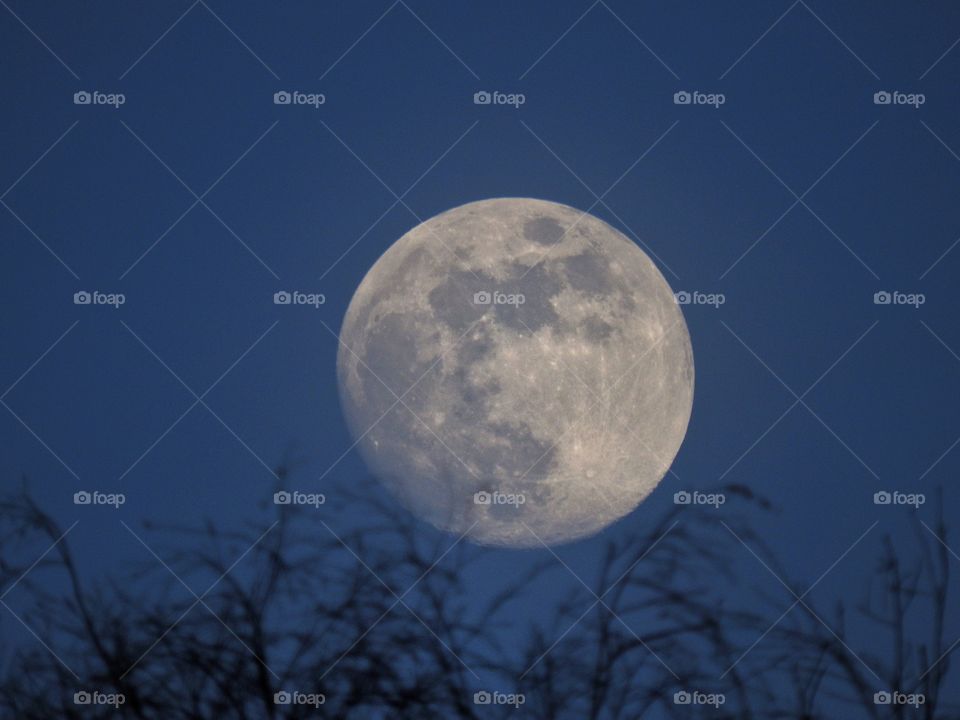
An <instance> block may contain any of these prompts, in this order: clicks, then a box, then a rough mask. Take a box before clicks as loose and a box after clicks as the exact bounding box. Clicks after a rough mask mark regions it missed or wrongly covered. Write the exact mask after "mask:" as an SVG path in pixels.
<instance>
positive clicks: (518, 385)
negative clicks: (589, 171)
mask: <svg viewBox="0 0 960 720" xmlns="http://www.w3.org/2000/svg"><path fill="white" fill-rule="evenodd" d="M693 374H694V373H693V353H692V350H691V347H690V337H689V334H688V332H687V326H686V323H685V322H684V320H683V316H682V314H681V312H680V308H679V307H678V306H677V304H676V302H675V300H674V296H673V292H672V291H671V289H670V286H669V285H668V284H667V282H666V280H665V279H664V278H663V275H661V274H660V272H659V271H658V270H657V268H656V267H655V266H654V264H653V262H651V260H650V258H648V257H647V255H646V254H645V253H644V252H643V251H642V250H640V248H638V247H637V246H636V245H635V244H634V243H633V242H631V241H630V240H629V239H627V238H626V237H624V236H623V235H622V234H621V233H620V232H618V231H617V230H615V229H614V228H612V227H610V226H609V225H607V224H606V223H605V222H603V221H602V220H599V219H598V218H595V217H593V216H592V215H589V214H586V213H582V212H580V211H579V210H576V209H574V208H571V207H568V206H566V205H561V204H558V203H553V202H547V201H544V200H534V199H528V198H497V199H492V200H483V201H480V202H473V203H469V204H467V205H463V206H461V207H457V208H454V209H452V210H449V211H447V212H444V213H442V214H440V215H437V216H436V217H433V218H431V219H430V220H427V221H426V222H424V223H422V224H420V225H418V226H417V227H415V228H413V229H412V230H410V231H409V232H408V233H407V234H405V235H404V236H403V237H402V238H400V239H399V240H398V241H397V242H396V243H394V245H392V246H391V247H390V248H389V249H388V250H387V251H386V253H384V255H383V256H382V257H381V258H380V259H379V260H378V261H377V262H376V264H375V265H374V266H373V267H372V268H371V269H370V271H369V272H368V273H367V275H366V277H365V278H364V279H363V282H362V283H361V284H360V286H359V288H357V291H356V293H355V295H354V296H353V299H352V301H351V302H350V306H349V308H348V309H347V314H346V318H345V319H344V323H343V328H342V330H341V333H340V348H339V352H338V357H337V375H338V382H339V390H340V397H341V403H342V406H343V410H344V413H345V415H346V418H347V423H348V425H349V428H350V431H351V433H352V434H353V437H354V438H355V439H356V444H357V445H358V446H359V449H360V452H361V454H362V456H363V458H364V460H365V461H366V463H367V464H368V466H369V467H370V469H371V471H372V472H373V473H374V475H376V476H377V477H378V478H379V480H380V481H381V482H382V483H383V484H384V485H385V486H386V487H387V488H388V489H389V490H390V491H391V492H392V493H393V494H394V495H395V496H396V497H397V498H398V499H399V500H400V501H401V502H402V503H403V504H404V505H406V507H408V508H409V509H410V510H411V511H412V512H413V513H415V514H416V515H417V516H419V517H420V518H422V519H424V520H426V521H428V522H430V523H432V524H433V525H435V526H437V527H439V528H442V529H444V530H447V531H449V532H451V533H454V534H456V535H458V536H462V535H465V536H466V537H468V538H469V539H470V540H472V541H474V542H477V543H480V544H485V545H498V546H504V547H516V548H522V547H540V546H541V544H546V545H552V544H556V543H563V542H569V541H572V540H576V539H578V538H583V537H586V536H588V535H591V534H593V533H596V532H598V531H600V530H602V529H603V528H605V527H606V526H608V525H610V524H611V523H613V522H614V521H616V520H617V519H619V518H621V517H623V516H624V515H626V514H627V513H629V512H631V511H632V510H633V509H634V508H636V507H637V505H639V504H640V502H641V501H643V499H644V498H646V497H647V496H648V495H649V494H650V493H651V492H652V491H653V490H654V488H655V487H656V486H657V484H658V483H659V482H660V480H661V478H663V476H664V474H665V473H666V472H667V470H668V469H669V467H670V464H671V463H672V462H673V459H674V457H675V455H676V453H677V451H678V449H679V448H680V444H681V442H682V441H683V437H684V434H685V433H686V430H687V423H688V421H689V419H690V410H691V406H692V402H693Z"/></svg>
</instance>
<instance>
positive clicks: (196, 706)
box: [0, 486, 960, 720]
mask: <svg viewBox="0 0 960 720" xmlns="http://www.w3.org/2000/svg"><path fill="white" fill-rule="evenodd" d="M719 491H722V492H724V493H726V494H727V496H728V497H732V496H736V497H737V499H738V501H739V505H740V506H741V507H743V508H745V509H746V512H743V513H741V514H740V515H741V516H739V517H738V516H734V515H732V514H731V513H728V512H723V513H718V512H716V511H715V510H713V509H710V508H708V509H699V508H697V507H692V506H674V507H673V509H672V510H671V511H670V512H668V513H666V514H665V515H664V516H663V517H661V518H659V519H658V521H657V522H656V523H655V524H653V525H651V526H649V527H646V528H644V529H643V530H642V531H639V530H638V531H636V532H635V533H623V534H620V535H619V536H618V537H619V538H620V539H618V540H617V541H611V542H609V543H608V545H607V546H606V548H605V552H604V555H603V557H602V561H601V562H600V563H599V565H598V567H597V568H596V573H595V574H594V575H592V576H590V577H587V578H584V581H585V582H584V584H582V585H581V584H580V583H579V582H577V583H575V587H574V589H573V590H572V591H571V593H570V596H569V597H562V598H559V599H557V600H555V601H553V602H549V603H548V602H546V601H544V600H542V599H540V600H536V602H537V603H538V604H539V606H541V607H543V608H544V610H543V613H542V616H541V617H540V622H539V623H536V624H534V625H530V624H529V623H521V622H519V621H517V620H516V619H514V618H516V617H518V616H519V615H520V614H519V613H517V612H515V611H514V608H515V606H516V604H517V603H522V602H523V601H524V598H529V597H530V594H531V593H534V594H535V593H536V587H537V578H538V576H539V575H540V574H543V573H548V572H557V571H559V572H565V569H564V568H563V567H562V564H561V561H560V560H559V558H558V557H556V556H554V555H553V554H552V553H551V552H550V551H548V550H543V551H542V552H541V553H540V555H542V560H539V561H538V563H537V564H536V566H535V567H534V569H533V571H532V573H531V574H530V575H528V576H527V577H525V578H524V579H523V582H521V583H517V584H515V585H513V586H511V587H509V588H507V589H506V590H504V591H503V592H502V593H500V594H497V595H494V596H492V597H490V599H489V600H488V601H487V602H486V607H485V608H484V609H483V611H482V612H480V613H478V612H477V610H476V606H477V602H476V600H475V597H474V596H475V595H476V588H472V587H471V586H470V583H469V582H468V581H467V580H466V579H465V575H467V574H468V573H469V570H470V566H471V564H473V563H476V562H478V561H479V559H480V558H482V557H483V554H484V552H486V551H484V550H483V549H481V548H477V547H475V546H472V545H470V544H468V543H467V542H466V541H462V542H457V543H454V541H455V540H456V538H453V537H450V536H445V537H443V538H442V539H441V540H440V541H437V542H436V544H434V543H430V544H429V545H428V544H427V543H426V542H425V541H424V538H423V533H420V532H419V531H418V530H417V528H416V527H415V525H414V521H412V520H411V519H410V518H409V517H408V516H407V514H406V513H405V512H404V511H402V510H397V509H396V508H395V507H394V506H393V505H392V504H388V503H379V502H377V501H376V500H372V499H370V497H367V496H361V495H359V494H353V495H351V494H350V493H349V492H347V491H344V492H343V493H342V494H340V495H339V499H340V500H342V501H344V502H350V503H362V504H363V505H364V507H365V508H367V509H368V511H369V512H368V515H367V517H368V518H369V522H368V524H367V525H366V526H365V527H363V528H357V529H355V530H353V531H351V532H348V533H339V531H338V532H337V533H335V532H334V530H333V528H332V527H331V526H329V525H327V524H325V520H324V516H323V515H322V514H320V515H318V514H316V513H312V512H310V511H308V510H302V509H297V508H293V507H291V506H283V505H280V506H273V505H270V506H269V509H268V510H267V514H268V515H269V519H268V520H267V521H266V522H264V523H261V524H251V525H249V526H248V527H246V528H245V529H242V530H232V531H228V530H224V529H221V528H217V527H214V526H212V525H208V526H205V527H199V528H198V527H163V528H157V527H149V526H147V527H137V528H129V530H130V532H131V535H132V536H134V537H136V538H137V541H139V542H142V543H143V545H144V547H145V548H146V550H147V551H149V552H146V553H145V555H146V557H147V561H145V562H144V563H143V564H142V567H137V568H136V569H135V570H132V571H129V572H123V573H117V574H116V575H111V576H110V580H109V581H107V582H104V583H95V582H93V581H90V580H88V579H86V578H84V577H82V576H81V572H80V570H79V569H78V564H77V561H76V558H75V556H74V554H73V552H72V550H71V543H70V538H69V536H67V537H66V538H64V539H63V540H62V541H61V542H59V543H57V544H56V545H55V546H54V547H53V549H52V550H51V551H50V552H49V553H48V554H47V555H45V556H43V558H42V559H41V560H40V561H39V563H37V564H36V565H35V566H33V568H32V569H31V570H30V572H29V573H27V574H26V576H24V572H25V571H26V570H27V569H29V568H30V567H31V565H32V564H33V563H34V562H36V558H37V555H38V553H41V552H43V550H44V549H45V548H49V547H50V546H51V544H53V543H54V541H56V540H57V539H58V538H60V537H61V536H62V535H63V533H64V530H65V528H63V527H61V526H60V525H58V524H57V523H56V522H55V521H54V520H53V518H52V517H51V516H50V515H49V514H48V513H46V512H45V511H44V510H43V509H42V508H41V507H40V506H39V505H38V504H37V503H36V502H35V501H34V500H33V499H32V498H31V497H30V495H29V494H28V493H27V492H26V491H22V492H19V493H16V494H13V495H10V496H8V497H5V498H3V499H2V500H0V528H2V534H0V597H2V593H3V592H4V591H5V590H6V589H7V588H8V587H10V586H11V584H12V583H14V582H17V581H18V579H20V578H22V579H20V580H19V584H18V585H17V588H16V592H17V594H18V597H20V598H22V597H28V598H29V600H30V602H29V605H28V609H26V610H25V611H23V613H22V614H20V617H21V618H22V620H23V622H24V623H25V624H26V625H27V626H28V627H29V628H30V629H31V630H32V631H35V632H36V635H37V636H38V640H37V642H32V641H31V642H24V643H18V644H17V645H16V646H14V647H11V646H9V645H7V647H6V649H5V650H4V651H3V658H2V661H3V663H4V664H3V666H2V667H0V717H2V718H16V719H17V720H21V719H22V720H50V719H51V718H91V717H117V716H121V717H129V718H151V719H153V718H156V719H158V720H160V719H162V720H178V719H180V718H184V719H186V718H211V719H214V718H215V719H217V720H219V719H221V718H251V719H253V718H300V717H331V718H366V717H374V718H379V717H384V718H394V717H398V718H438V717H442V718H487V717H496V716H504V717H535V718H577V719H580V718H639V717H668V718H674V717H675V718H690V717H714V718H717V717H729V718H746V719H750V718H797V719H800V718H810V719H812V718H828V717H830V718H834V717H849V718H856V717H864V718H927V719H932V718H938V719H939V718H956V717H960V711H958V707H957V706H956V704H952V705H951V704H949V703H948V699H949V698H948V697H947V692H946V691H947V690H948V688H947V687H946V686H945V683H946V678H947V673H948V670H949V668H950V655H951V653H952V652H953V651H954V650H955V647H954V646H953V644H952V643H953V641H954V638H950V637H948V636H947V635H946V632H947V627H946V626H947V620H948V611H949V610H950V609H952V608H956V602H957V601H956V598H955V597H952V596H951V593H950V588H949V585H950V569H951V562H960V561H958V560H957V558H952V557H951V553H950V551H949V550H948V549H947V547H946V546H945V545H944V544H943V543H942V542H941V540H944V541H948V529H947V527H946V525H945V523H944V521H943V519H942V517H941V518H940V519H938V520H937V521H936V524H934V525H928V526H926V527H924V526H923V525H922V524H921V523H920V522H919V521H917V522H916V523H915V531H916V532H915V533H914V535H913V541H912V542H911V543H907V544H906V546H904V545H903V544H902V543H901V545H899V546H898V545H896V544H894V542H893V541H892V540H891V538H889V537H886V538H884V540H883V554H882V556H881V558H880V560H879V561H878V562H877V565H876V567H874V568H872V570H871V572H869V578H870V582H869V583H868V584H867V585H866V586H864V588H863V592H862V597H861V598H860V601H859V602H857V603H854V604H851V603H850V602H849V601H847V600H842V599H838V600H836V602H835V603H834V604H832V605H831V606H829V607H821V606H819V605H818V604H816V603H815V602H814V600H813V593H810V594H805V591H806V586H800V585H796V586H794V585H793V584H792V582H791V580H790V579H789V574H788V572H787V571H786V570H784V569H783V568H782V567H781V566H780V565H779V564H778V563H777V561H776V558H775V557H774V555H773V553H772V552H770V551H769V549H768V548H767V547H766V546H765V544H764V543H763V541H762V538H760V537H758V536H757V534H756V533H754V532H752V531H751V530H750V527H749V524H748V523H747V522H745V521H744V520H743V516H749V515H751V514H752V513H755V512H767V510H768V508H767V506H766V503H765V502H764V501H763V500H762V499H758V498H756V497H754V496H753V495H752V494H751V493H750V492H749V491H748V490H746V489H745V488H742V487H738V486H727V487H725V488H720V489H719ZM938 504H939V503H938ZM727 507H730V503H728V505H727ZM451 546H452V548H451ZM751 554H753V557H751ZM440 557H442V560H440V562H437V559H438V558H440ZM745 560H746V561H747V562H744V561H745ZM749 563H754V565H755V568H754V569H756V570H758V572H757V573H753V572H749V571H745V567H748V565H749ZM764 566H766V567H764ZM768 570H769V572H768ZM51 577H56V578H57V581H56V582H52V581H51ZM776 578H782V579H783V581H784V582H785V583H786V587H783V586H780V582H779V580H777V579H776ZM411 587H412V589H410V588H411ZM771 588H773V590H771ZM408 589H410V590H409V591H408ZM797 598H800V600H799V601H797ZM795 601H796V602H795ZM22 605H24V603H22V602H18V603H17V606H18V607H21V606H22ZM791 605H793V607H792V609H791V610H790V611H789V612H788V613H786V614H784V610H786V609H787V608H788V607H790V606H791ZM775 621H778V622H776V624H775ZM19 625H20V623H19V622H18V621H17V619H15V618H14V616H13V615H12V614H11V613H8V612H7V611H6V610H5V609H4V608H2V607H0V637H3V636H8V635H9V634H10V632H11V629H12V628H14V627H17V626H19ZM494 625H496V626H497V627H499V628H501V629H502V630H503V631H504V632H491V627H493V626H494ZM371 627H372V628H373V629H371ZM504 635H506V636H507V637H510V638H513V639H514V640H515V642H512V643H508V644H507V645H508V646H504V644H502V643H501V640H502V637H503V636H504ZM863 638H868V642H866V643H864V642H858V640H862V639H863ZM758 639H759V640H758ZM41 641H42V642H41ZM42 643H46V644H47V645H48V646H49V648H48V647H44V645H43V644H42ZM4 644H5V645H6V643H4ZM518 647H519V648H520V649H519V650H518ZM490 678H498V680H496V681H495V682H492V683H491V680H490ZM491 684H493V685H495V686H496V687H498V688H503V689H505V691H506V692H516V693H523V696H524V699H523V704H522V705H520V706H519V707H513V706H510V705H496V704H477V703H476V702H475V697H474V694H475V693H476V692H477V691H478V690H483V689H492V688H490V687H489V686H490V685H491ZM92 690H97V691H99V692H101V693H104V694H108V695H109V694H112V693H114V694H122V696H123V698H124V702H123V704H122V705H121V706H120V707H119V709H115V708H114V707H113V706H110V705H102V704H90V705H83V704H77V703H76V702H75V694H76V693H77V692H82V691H92ZM881 690H891V691H892V690H897V691H900V692H902V693H904V694H911V693H912V694H917V693H920V694H922V695H923V696H924V702H923V704H922V705H919V706H916V707H914V706H910V705H906V706H905V705H897V704H889V705H887V704H876V703H875V698H874V694H875V693H876V692H878V691H881ZM284 691H288V692H299V693H300V696H299V698H297V701H296V702H291V703H289V704H284V702H282V701H283V700H284V699H285V698H283V697H280V698H279V699H280V700H281V702H279V703H278V702H277V700H278V697H277V693H278V692H284ZM677 692H691V693H692V692H698V693H700V698H701V699H703V698H708V699H709V698H711V697H712V698H714V699H715V702H714V703H713V704H706V705H704V704H698V703H696V702H694V703H691V704H682V703H681V704H678V703H677V702H676V698H675V693H677ZM321 693H322V695H323V700H324V701H323V704H319V701H318V698H317V697H316V696H318V695H319V694H321ZM721 694H722V697H723V702H722V704H720V703H719V702H717V701H716V698H719V697H720V696H721ZM955 695H956V693H954V697H955ZM286 699H289V697H288V698H286ZM311 703H312V704H311Z"/></svg>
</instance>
